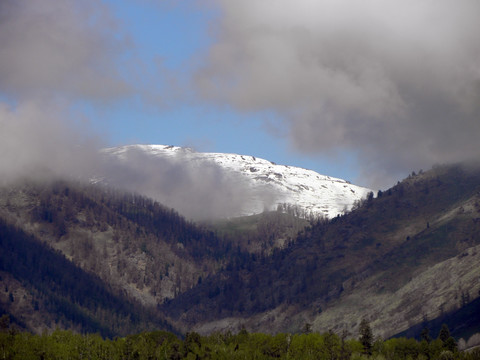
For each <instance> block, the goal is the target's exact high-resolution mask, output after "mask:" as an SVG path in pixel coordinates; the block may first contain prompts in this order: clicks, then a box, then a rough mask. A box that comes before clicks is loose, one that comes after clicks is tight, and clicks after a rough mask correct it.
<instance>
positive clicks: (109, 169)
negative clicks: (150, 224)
mask: <svg viewBox="0 0 480 360" xmlns="http://www.w3.org/2000/svg"><path fill="white" fill-rule="evenodd" d="M114 154H115V153H114ZM97 175H99V176H100V177H101V178H102V181H103V182H104V183H107V184H109V185H112V186H114V187H116V188H120V189H125V190H128V191H132V192H136V193H140V194H142V195H145V196H148V197H150V198H152V199H156V200H157V201H159V202H161V203H162V204H164V205H166V206H168V207H171V208H174V209H176V210H177V211H179V212H180V213H181V214H182V215H184V216H186V217H188V218H191V219H195V220H205V219H212V218H227V217H233V216H240V215H246V214H247V213H243V212H242V210H243V211H247V210H245V209H248V210H251V209H252V201H256V202H255V204H256V205H258V207H259V208H258V209H257V210H258V211H259V212H261V211H263V210H264V209H265V208H269V207H271V206H273V204H275V200H276V198H275V194H273V193H272V191H271V190H270V189H268V188H267V187H266V186H265V187H262V186H257V187H256V188H255V189H253V188H252V186H251V183H250V182H248V181H247V179H246V178H245V179H244V178H243V177H242V175H241V174H239V173H233V172H232V173H229V172H228V171H225V170H224V169H223V168H221V167H220V166H219V165H217V164H216V163H214V162H213V161H208V160H201V159H200V158H198V157H195V156H194V153H192V152H191V150H188V149H185V150H184V151H183V152H182V151H180V152H178V153H177V154H176V155H171V156H165V155H164V156H157V155H154V154H152V153H149V152H145V151H144V150H141V149H136V148H127V150H126V151H125V152H123V153H121V155H119V156H117V155H111V154H110V151H109V150H108V149H107V152H105V157H104V158H103V165H102V169H101V172H99V173H98V174H97ZM277 195H278V194H277Z"/></svg>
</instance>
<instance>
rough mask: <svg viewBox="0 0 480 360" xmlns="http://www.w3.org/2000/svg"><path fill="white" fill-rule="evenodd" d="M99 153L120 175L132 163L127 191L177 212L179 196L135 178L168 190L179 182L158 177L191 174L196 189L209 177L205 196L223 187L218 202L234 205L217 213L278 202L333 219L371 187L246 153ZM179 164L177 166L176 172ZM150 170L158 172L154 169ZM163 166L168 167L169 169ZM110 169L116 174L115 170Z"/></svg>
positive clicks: (133, 148) (246, 211)
mask: <svg viewBox="0 0 480 360" xmlns="http://www.w3.org/2000/svg"><path fill="white" fill-rule="evenodd" d="M104 155H107V156H108V158H109V159H110V160H112V159H117V160H120V164H122V166H123V172H124V173H125V172H127V170H125V168H131V167H134V169H135V171H131V172H130V173H131V175H130V176H129V182H130V186H132V185H131V184H132V183H137V188H130V190H135V191H138V192H140V193H142V189H147V190H146V191H147V192H148V195H149V196H151V197H154V198H157V199H159V200H161V201H162V203H166V204H169V201H171V202H172V203H171V204H170V206H172V207H175V208H176V209H177V210H180V211H181V212H182V213H183V211H182V205H183V204H179V206H175V201H178V199H170V198H168V196H167V195H165V194H163V191H165V190H164V189H162V187H161V186H157V187H156V189H155V188H154V186H153V184H151V183H149V184H148V186H147V185H146V184H145V183H144V182H143V181H144V180H142V182H139V181H138V180H137V179H135V177H144V176H150V177H151V178H154V177H157V178H158V183H159V184H163V186H164V187H165V188H168V189H169V190H170V191H174V190H175V186H174V185H178V184H171V183H165V180H164V179H161V177H163V178H167V177H170V178H174V179H176V180H175V181H176V182H178V183H180V182H183V181H185V180H184V179H183V178H188V177H194V178H195V180H194V181H193V182H188V184H189V185H190V186H193V187H197V188H198V184H199V183H201V182H202V181H206V182H207V181H208V182H210V183H212V184H213V187H212V188H207V189H208V190H210V191H211V193H210V194H209V196H214V194H215V193H217V192H222V191H223V195H224V196H223V197H222V198H220V199H219V201H221V202H224V203H225V202H226V203H232V204H234V205H236V206H234V207H231V208H222V212H221V213H219V214H217V216H220V217H235V216H244V215H252V214H258V213H261V212H262V211H264V210H276V209H277V207H278V206H279V205H280V206H284V205H286V206H289V207H296V208H297V209H298V211H299V215H302V216H304V217H308V216H309V215H314V216H322V217H327V218H332V217H335V216H337V215H338V214H342V213H344V212H345V211H346V210H349V209H351V207H352V206H353V204H354V203H355V202H357V201H359V200H361V199H363V198H365V197H366V195H367V193H368V192H369V191H370V189H366V188H363V187H360V186H356V185H352V184H350V183H348V182H347V181H345V180H342V179H337V178H333V177H330V176H325V175H320V174H318V173H316V172H315V171H312V170H306V169H302V168H298V167H294V166H285V165H277V164H275V163H273V162H270V161H268V160H264V159H260V158H256V157H254V156H247V155H237V154H222V153H200V152H195V151H193V150H191V149H189V148H181V147H175V146H164V145H130V146H122V147H116V148H109V149H105V150H104ZM155 160H157V162H155ZM139 163H141V164H143V165H139ZM111 166H112V167H113V165H111ZM179 167H181V168H182V169H181V170H179ZM154 168H157V171H159V172H154V171H153V169H154ZM162 169H170V171H164V170H162ZM162 171H163V172H162ZM110 172H111V173H115V174H116V173H117V171H114V170H110ZM180 175H181V176H180ZM182 177H183V178H182ZM103 180H104V181H106V182H107V183H114V184H116V185H118V186H122V183H121V182H120V180H119V179H118V177H116V178H115V179H112V176H111V175H109V174H108V172H107V174H106V175H105V176H104V178H103ZM182 190H186V189H182ZM202 190H205V189H202V188H199V191H202ZM179 196H180V195H179ZM192 197H194V196H193V195H192ZM226 199H228V200H226ZM193 202H194V201H191V202H190V204H188V206H192V203H193ZM186 211H187V210H186Z"/></svg>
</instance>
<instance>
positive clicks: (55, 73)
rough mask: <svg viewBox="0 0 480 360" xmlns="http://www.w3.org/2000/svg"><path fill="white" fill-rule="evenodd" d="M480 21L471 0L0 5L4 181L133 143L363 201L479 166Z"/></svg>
mask: <svg viewBox="0 0 480 360" xmlns="http://www.w3.org/2000/svg"><path fill="white" fill-rule="evenodd" d="M478 14H480V2H478V1H477V0H459V1H455V2H453V1H450V0H404V1H401V2H400V1H397V0H364V1H361V2H360V1H356V0H295V1H293V0H242V1H237V0H196V1H192V0H184V1H183V0H176V1H175V0H170V1H168V0H136V1H133V0H104V1H101V0H81V1H80V0H42V2H38V1H28V0H2V1H1V2H0V49H1V50H0V154H1V158H0V175H1V177H2V178H4V179H6V178H14V177H15V176H19V175H20V176H26V175H27V174H29V173H30V172H31V171H32V169H34V170H35V172H36V173H37V174H38V173H40V174H41V173H43V172H50V173H54V174H63V173H70V174H86V173H88V174H89V173H91V172H95V167H96V166H97V167H98V166H101V164H99V163H97V162H96V161H97V158H98V149H99V148H102V147H109V146H118V145H125V144H134V143H142V144H166V145H178V146H190V147H193V148H194V149H196V150H198V151H209V152H227V153H239V154H248V155H254V156H257V157H261V158H265V159H268V160H271V161H274V162H276V163H278V164H285V165H294V166H300V167H305V168H308V169H312V170H315V171H317V172H319V173H321V174H325V175H330V176H335V177H340V178H343V179H346V180H349V181H351V182H353V183H355V184H358V185H363V186H367V187H370V188H372V189H385V188H388V187H390V186H392V185H393V184H395V183H396V182H397V181H398V180H401V179H402V178H404V177H405V176H407V175H408V174H409V173H410V172H412V171H418V170H420V169H423V170H427V169H429V168H430V167H432V166H433V165H434V164H438V163H449V162H457V161H473V160H476V159H478V157H479V155H480V147H479V146H478V138H479V137H480V117H479V115H480V21H478ZM44 165H47V166H46V167H47V169H48V170H45V166H44ZM42 169H43V170H42Z"/></svg>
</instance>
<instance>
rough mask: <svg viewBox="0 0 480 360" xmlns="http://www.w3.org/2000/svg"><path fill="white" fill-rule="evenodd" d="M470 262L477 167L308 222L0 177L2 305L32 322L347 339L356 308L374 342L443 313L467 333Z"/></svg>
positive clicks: (473, 295)
mask: <svg viewBox="0 0 480 360" xmlns="http://www.w3.org/2000/svg"><path fill="white" fill-rule="evenodd" d="M141 154H142V155H141V156H140V157H139V158H138V159H144V158H145V155H144V153H143V152H141ZM107 156H110V155H107ZM165 164H166V165H168V164H167V163H165ZM137 165H138V166H139V167H144V165H145V163H144V162H139V163H138V164H137ZM173 168H174V167H173ZM173 168H170V169H173ZM182 169H184V166H183V165H182V166H179V168H178V171H180V172H181V173H182V171H183V170H182ZM214 169H215V170H214V171H213V173H212V174H215V175H218V174H219V173H218V172H217V170H218V167H216V166H215V167H214ZM210 170H211V169H210ZM219 176H221V175H219ZM199 181H201V179H199ZM300 229H303V230H300ZM297 230H300V233H298V234H296V231H297ZM479 264H480V170H479V168H478V167H468V166H464V165H452V166H437V167H435V168H433V169H431V170H429V171H426V172H420V173H419V174H413V173H412V175H411V176H409V177H408V178H406V179H404V180H403V181H401V182H399V183H398V184H397V185H395V186H394V187H392V188H391V189H388V190H386V191H383V192H378V194H377V196H376V197H374V196H373V194H370V195H368V196H367V197H366V198H365V199H363V200H361V201H359V202H357V203H356V204H355V205H354V206H353V208H352V209H351V211H350V212H348V213H345V214H343V215H341V216H336V217H334V218H332V219H326V218H316V219H310V220H308V221H307V220H305V219H298V218H297V217H295V216H292V214H291V213H288V212H286V213H285V212H280V211H277V212H270V213H263V214H257V215H253V216H249V217H244V218H240V219H236V220H235V219H227V220H221V221H215V222H213V223H206V225H199V223H194V222H192V221H189V220H187V219H185V218H184V217H182V216H181V215H179V214H178V213H177V212H176V211H175V210H173V209H171V208H169V207H166V206H164V205H162V204H160V203H159V202H157V201H155V200H152V199H150V198H147V197H145V196H142V195H138V194H132V193H128V192H124V191H120V190H118V189H115V188H112V187H110V186H105V184H104V182H101V183H100V184H82V183H74V182H72V181H68V182H67V181H48V182H47V181H44V182H39V181H32V180H30V181H23V182H22V181H18V182H16V183H15V184H10V185H9V186H6V185H5V186H2V187H0V282H1V285H2V286H1V288H0V315H2V314H3V313H7V314H9V315H10V316H11V319H13V321H14V322H15V323H16V324H17V325H19V326H22V327H24V328H27V329H30V330H32V331H36V332H41V331H42V330H44V329H54V328H55V327H57V326H58V327H61V328H72V329H75V330H77V331H92V330H94V331H99V332H101V333H102V334H104V335H108V336H113V335H123V334H126V333H129V332H136V331H139V330H143V329H152V328H160V329H178V331H180V332H187V331H189V332H191V331H197V332H199V333H211V332H213V331H217V330H221V331H222V330H232V331H237V330H239V329H241V328H242V327H245V328H246V329H247V330H249V331H261V332H269V333H276V332H299V331H301V329H302V328H304V327H305V325H306V324H311V327H312V329H313V330H315V331H327V330H330V329H331V330H333V331H335V332H337V333H342V331H343V330H347V331H349V332H350V334H351V335H352V336H355V334H357V329H358V325H359V323H360V322H361V320H362V319H364V318H365V319H367V320H369V321H370V324H371V326H372V329H373V331H374V334H375V335H380V336H382V337H389V336H392V335H395V334H398V333H402V332H403V333H408V334H409V335H417V333H418V329H419V328H421V327H423V326H424V325H427V326H430V324H432V325H431V326H432V327H434V326H438V324H439V323H441V322H442V321H443V320H445V321H446V322H448V323H449V327H450V328H451V329H452V334H454V335H455V336H456V337H459V336H467V335H468V334H472V333H473V332H478V331H480V321H478V319H480V316H479V315H480V314H479V313H478V311H479V309H480V306H479V305H478V304H479V301H480V300H479V299H480V283H479V281H478V274H480V265H479Z"/></svg>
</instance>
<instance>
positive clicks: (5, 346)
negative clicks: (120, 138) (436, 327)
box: [0, 316, 480, 360]
mask: <svg viewBox="0 0 480 360" xmlns="http://www.w3.org/2000/svg"><path fill="white" fill-rule="evenodd" d="M305 329H306V331H305V332H304V333H297V334H287V333H279V334H276V335H268V334H262V333H249V332H247V331H246V330H245V329H242V330H241V331H240V332H238V333H236V334H232V333H231V332H223V333H220V332H217V333H213V334H211V335H208V336H201V335H199V334H198V333H195V332H189V333H187V334H185V336H183V337H179V336H177V335H174V334H173V333H170V332H167V331H150V332H142V333H139V334H135V335H128V336H125V337H115V338H114V339H105V338H102V337H101V336H100V335H98V334H76V333H73V332H72V331H70V330H56V331H54V332H52V333H51V334H42V335H34V334H31V333H28V332H18V331H17V330H15V329H14V328H12V327H11V326H9V321H8V317H7V316H3V317H2V318H1V319H0V358H2V359H12V360H14V359H22V360H29V359H31V360H34V359H42V360H50V359H72V360H77V359H78V360H80V359H108V360H115V359H119V360H120V359H122V360H133V359H138V360H142V359H145V360H146V359H298V360H302V359H305V360H307V359H325V360H347V359H392V360H397V359H465V360H476V359H480V350H478V349H477V350H475V349H474V350H472V351H459V350H458V349H457V346H456V343H455V340H453V338H451V337H450V336H449V332H448V328H446V327H443V328H442V330H441V331H440V334H439V336H438V338H437V339H431V338H429V337H424V338H423V339H422V340H421V341H418V340H415V339H408V338H393V339H388V340H382V339H374V337H373V334H372V332H371V329H370V327H369V324H368V323H367V322H365V321H362V324H361V326H360V330H359V334H358V337H357V338H347V335H348V333H347V332H346V331H344V332H343V333H342V334H341V335H337V334H335V333H333V332H332V331H329V332H325V333H322V334H321V333H316V332H310V331H309V327H308V326H306V327H305Z"/></svg>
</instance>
